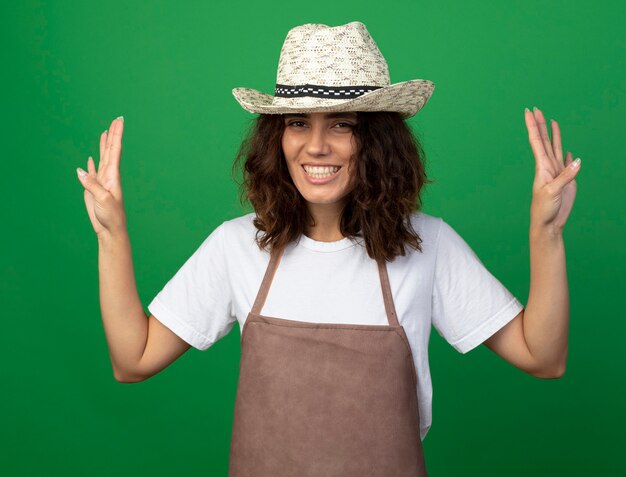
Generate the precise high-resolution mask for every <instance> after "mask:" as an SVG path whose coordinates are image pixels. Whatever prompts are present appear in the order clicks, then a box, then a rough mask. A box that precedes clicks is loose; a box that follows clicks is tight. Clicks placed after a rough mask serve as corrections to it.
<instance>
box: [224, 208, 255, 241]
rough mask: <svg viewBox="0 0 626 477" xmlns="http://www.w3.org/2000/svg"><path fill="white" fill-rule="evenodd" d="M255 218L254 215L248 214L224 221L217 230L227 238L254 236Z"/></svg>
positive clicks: (252, 213)
mask: <svg viewBox="0 0 626 477" xmlns="http://www.w3.org/2000/svg"><path fill="white" fill-rule="evenodd" d="M255 217H256V213H254V212H250V213H249V214H245V215H241V216H239V217H235V218H233V219H230V220H225V221H224V222H222V224H221V225H220V226H219V227H218V228H219V229H221V233H223V234H225V235H229V236H241V235H244V236H245V235H250V234H252V235H254V234H255V233H256V227H255V226H254V222H253V220H254V218H255Z"/></svg>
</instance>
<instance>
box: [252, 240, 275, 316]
mask: <svg viewBox="0 0 626 477" xmlns="http://www.w3.org/2000/svg"><path fill="white" fill-rule="evenodd" d="M282 255H283V250H278V251H275V250H274V249H273V248H272V251H271V252H270V261H269V263H268V264H267V269H266V270H265V275H264V276H263V281H262V282H261V286H260V287H259V291H258V292H257V294H256V300H254V304H253V305H252V310H251V312H252V313H254V314H255V315H260V314H261V309H262V308H263V305H264V304H265V299H266V298H267V292H268V291H269V289H270V285H271V284H272V279H273V278H274V273H275V272H276V268H277V267H278V262H279V261H280V258H281V257H282Z"/></svg>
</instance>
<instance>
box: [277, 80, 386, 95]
mask: <svg viewBox="0 0 626 477" xmlns="http://www.w3.org/2000/svg"><path fill="white" fill-rule="evenodd" d="M380 88H382V86H320V85H316V84H301V85H297V86H289V85H285V84H278V83H276V89H275V90H274V92H275V93H274V94H275V96H279V97H281V98H293V97H297V96H317V97H326V96H327V97H337V96H338V97H340V98H356V97H358V96H361V95H363V94H365V93H369V92H370V91H374V90H376V89H380Z"/></svg>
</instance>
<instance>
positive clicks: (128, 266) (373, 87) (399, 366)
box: [79, 22, 578, 476]
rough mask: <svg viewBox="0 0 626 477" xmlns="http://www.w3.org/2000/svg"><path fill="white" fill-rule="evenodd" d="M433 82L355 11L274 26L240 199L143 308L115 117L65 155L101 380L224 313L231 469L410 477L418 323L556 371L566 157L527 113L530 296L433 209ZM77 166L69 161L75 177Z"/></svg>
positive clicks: (179, 343)
mask: <svg viewBox="0 0 626 477" xmlns="http://www.w3.org/2000/svg"><path fill="white" fill-rule="evenodd" d="M433 89H434V85H433V83H432V82H430V81H427V80H412V81H406V82H402V83H396V84H394V85H391V84H390V82H389V73H388V70H387V64H386V62H385V60H384V58H383V56H382V54H381V53H380V51H379V50H378V48H377V46H376V44H375V42H374V41H373V39H372V38H371V36H370V35H369V33H368V31H367V29H366V28H365V25H363V24H362V23H360V22H351V23H348V24H346V25H341V26H337V27H328V26H326V25H320V24H307V25H302V26H299V27H295V28H293V29H292V30H290V31H289V33H288V35H287V39H286V40H285V43H284V45H283V48H282V51H281V56H280V61H279V65H278V75H277V85H276V91H275V96H270V95H267V94H264V93H261V92H260V91H256V90H253V89H249V88H235V89H234V90H233V94H234V95H235V98H236V99H237V101H238V102H239V103H240V104H241V106H243V107H244V108H245V109H246V110H248V111H250V112H253V113H259V116H258V117H257V118H256V121H255V123H254V127H253V129H252V130H251V131H250V134H249V136H248V137H247V138H246V139H245V140H244V141H243V143H242V145H241V149H240V151H239V154H238V157H237V160H236V163H235V165H241V166H243V178H244V181H243V184H242V198H243V199H247V200H249V201H250V203H251V204H252V205H253V207H254V213H250V214H246V215H244V216H241V217H237V218H235V219H232V220H228V221H225V222H223V223H222V224H221V225H220V226H219V227H217V228H216V229H215V230H214V231H213V232H212V233H211V234H210V235H209V237H207V239H206V240H205V241H204V242H203V243H202V244H201V246H200V247H199V248H198V250H197V251H196V252H195V253H194V254H193V255H192V256H191V257H190V258H189V259H188V260H187V261H186V262H185V264H184V265H183V266H182V267H181V268H180V270H179V271H178V272H177V273H176V275H175V276H174V277H173V278H172V279H171V280H170V281H169V282H168V283H167V284H166V285H165V287H164V288H163V289H162V290H161V292H160V293H159V294H158V295H157V296H156V297H155V298H154V300H153V301H152V302H151V303H150V305H149V306H148V308H149V310H150V312H151V315H150V316H149V317H147V316H146V314H145V312H144V311H143V307H142V304H141V303H140V301H139V298H138V295H137V291H136V286H135V280H134V276H133V267H132V261H131V252H130V242H129V238H128V233H127V230H126V220H125V212H124V206H123V199H122V191H121V183H120V177H119V162H120V156H121V141H122V134H123V121H122V118H118V119H117V120H114V121H113V122H112V124H111V127H110V129H109V131H108V133H107V132H106V131H105V133H103V134H102V135H101V137H100V158H101V159H100V166H99V169H98V170H97V171H96V168H95V165H94V163H93V160H92V159H91V158H89V160H88V169H89V172H88V174H87V173H84V171H82V170H81V169H79V178H80V180H81V183H82V184H83V186H84V188H85V202H86V206H87V211H88V213H89V217H90V219H91V222H92V225H93V227H94V229H95V232H96V234H97V236H98V242H99V247H100V249H99V250H100V252H99V253H100V256H99V266H100V288H101V295H100V296H101V309H102V317H103V321H104V327H105V332H106V338H107V341H108V344H109V349H110V354H111V360H112V364H113V369H114V373H115V377H116V379H117V380H118V381H121V382H137V381H142V380H145V379H147V378H149V377H150V376H152V375H154V374H156V373H158V372H159V371H161V370H162V369H164V368H165V367H166V366H168V365H169V364H170V363H172V362H173V361H174V360H175V359H177V358H178V357H179V356H180V355H182V354H183V353H184V352H185V351H186V350H188V349H189V348H190V347H192V346H193V347H195V348H197V349H200V350H205V349H207V348H209V347H210V346H211V345H212V344H213V343H215V342H216V341H217V340H219V339H220V338H221V337H223V336H225V335H226V334H227V333H228V332H229V331H230V330H231V329H232V326H233V325H234V323H235V322H237V323H239V326H240V330H241V336H242V337H241V346H242V356H241V368H240V375H239V385H238V389H237V399H236V403H235V415H234V423H233V436H232V442H231V455H230V467H229V475H230V476H250V475H254V476H292V475H293V476H295V475H298V476H320V475H324V476H335V475H337V476H339V475H341V476H356V475H359V476H362V475H375V476H389V475H411V476H425V475H427V472H426V464H425V460H424V456H423V451H422V440H423V439H424V437H425V435H426V433H427V431H428V429H429V428H430V425H431V420H432V419H431V397H432V386H431V381H430V372H429V365H428V340H429V335H430V328H431V325H432V326H434V327H435V328H436V329H437V331H438V332H439V333H440V334H441V335H442V336H443V337H444V338H445V339H446V340H447V341H448V342H449V343H450V344H451V345H452V346H454V347H455V349H457V350H458V351H459V352H462V353H466V352H468V351H469V350H471V349H473V348H475V347H476V346H478V345H479V344H481V343H484V344H485V345H486V346H488V347H489V348H490V349H491V350H493V351H494V352H495V353H497V354H498V355H500V356H501V357H502V358H503V359H505V360H507V361H508V362H510V363H511V364H513V365H514V366H516V367H518V368H519V369H521V370H523V371H525V372H527V373H529V374H531V375H533V376H537V377H539V378H555V377H559V376H561V375H562V374H563V372H564V370H565V362H566V357H567V334H568V320H569V309H568V293H567V281H566V274H565V251H564V246H563V239H562V230H563V226H564V225H565V221H566V219H567V217H568V215H569V212H570V210H571V208H572V204H573V201H574V197H575V193H576V186H575V181H574V178H575V176H576V174H577V173H578V168H577V166H578V163H577V162H576V161H572V156H571V154H570V153H568V154H567V155H566V158H565V163H564V162H563V157H562V149H561V139H560V132H559V128H558V125H557V124H556V122H553V123H552V136H553V139H552V142H550V139H549V136H548V132H547V128H546V125H545V120H544V117H543V115H542V113H541V111H539V110H535V111H534V112H530V111H528V110H526V112H525V119H526V125H527V127H528V131H529V140H530V144H531V146H532V150H533V153H534V155H535V160H536V169H535V170H536V175H535V182H534V184H533V201H532V206H531V225H530V244H531V257H530V258H531V286H530V295H529V300H528V304H527V306H526V308H524V306H523V305H522V304H521V303H520V302H519V301H518V300H517V299H516V298H515V297H514V296H513V295H512V294H511V293H510V292H509V291H508V290H507V289H506V288H505V287H504V286H503V285H502V284H501V283H500V282H499V281H498V280H497V279H496V278H495V277H494V276H493V275H492V274H491V273H490V272H489V271H488V270H487V269H486V268H485V267H484V265H483V264H482V262H481V261H480V260H479V258H478V257H477V256H476V254H475V253H474V252H473V251H472V250H471V248H470V247H469V246H468V245H467V244H466V243H465V241H464V240H463V239H462V238H461V237H460V236H459V235H458V234H457V233H456V232H455V231H454V230H453V229H452V227H450V226H449V225H448V224H447V223H446V222H445V221H444V220H442V219H441V218H438V217H433V216H430V215H428V214H425V213H423V212H421V211H420V210H419V209H420V208H421V201H420V197H419V196H420V191H421V189H422V187H423V186H424V185H425V184H426V183H428V182H430V181H428V180H427V179H426V175H425V170H424V153H423V151H422V148H421V146H420V144H419V142H418V140H417V139H416V137H415V136H414V135H413V134H412V132H411V129H410V127H409V126H408V124H407V123H406V119H408V118H409V117H411V116H413V115H414V114H416V113H417V112H418V111H419V110H420V109H421V108H422V107H423V106H424V104H425V103H426V101H427V100H428V99H429V97H430V95H431V94H432V91H433ZM81 171H82V173H81Z"/></svg>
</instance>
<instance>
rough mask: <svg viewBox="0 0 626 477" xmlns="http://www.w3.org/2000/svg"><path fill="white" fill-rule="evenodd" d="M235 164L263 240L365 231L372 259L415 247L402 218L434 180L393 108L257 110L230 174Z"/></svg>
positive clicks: (278, 243) (272, 242) (281, 242)
mask: <svg viewBox="0 0 626 477" xmlns="http://www.w3.org/2000/svg"><path fill="white" fill-rule="evenodd" d="M235 168H241V169H242V176H243V182H242V183H241V184H240V186H241V200H242V202H243V201H246V200H249V201H250V202H251V203H252V205H253V207H254V209H255V211H256V218H255V226H256V227H257V228H258V230H259V231H262V232H263V234H262V236H260V237H258V238H257V243H258V244H259V246H260V247H261V248H263V249H269V248H271V247H276V248H277V249H279V248H281V247H283V246H285V245H286V244H288V243H289V242H292V241H294V240H297V238H298V237H299V236H301V235H302V234H304V235H306V236H308V237H309V238H313V239H315V240H320V241H323V242H331V241H334V240H339V239H341V238H343V237H360V238H363V239H364V243H365V246H366V249H367V252H368V254H369V256H370V257H371V258H374V259H386V260H392V259H393V258H394V257H396V256H398V255H405V254H406V252H407V250H406V249H407V247H410V248H413V249H415V250H420V237H419V235H418V233H417V232H416V231H415V230H414V229H413V227H412V225H411V221H410V220H409V218H410V215H411V213H412V212H413V211H414V210H416V209H419V208H420V207H421V200H420V191H421V189H422V187H423V186H424V185H425V184H427V183H430V182H431V181H430V180H429V179H427V177H426V173H425V161H424V152H423V150H422V147H421V145H420V143H419V140H418V139H417V138H416V136H415V135H414V134H413V132H412V130H411V128H410V126H409V124H408V123H407V122H406V121H404V120H403V119H402V117H401V115H400V114H399V113H398V112H394V111H376V112H368V111H348V112H335V113H322V112H313V113H285V114H261V115H259V116H258V117H257V118H256V120H255V123H254V125H253V127H252V128H251V131H250V133H249V136H248V137H247V138H246V139H245V140H244V141H242V144H241V147H240V149H239V152H238V154H237V157H236V160H235V164H234V167H233V176H235V175H236V174H235V172H234V170H235Z"/></svg>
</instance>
